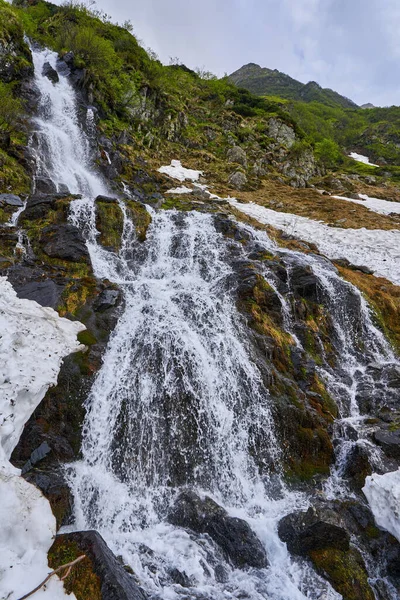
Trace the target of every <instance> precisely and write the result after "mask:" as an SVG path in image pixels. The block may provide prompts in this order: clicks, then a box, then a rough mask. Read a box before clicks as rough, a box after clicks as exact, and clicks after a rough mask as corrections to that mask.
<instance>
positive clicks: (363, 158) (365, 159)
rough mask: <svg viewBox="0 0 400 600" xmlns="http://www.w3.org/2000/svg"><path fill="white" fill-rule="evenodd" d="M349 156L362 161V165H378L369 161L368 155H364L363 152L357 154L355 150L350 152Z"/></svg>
mask: <svg viewBox="0 0 400 600" xmlns="http://www.w3.org/2000/svg"><path fill="white" fill-rule="evenodd" d="M349 156H350V158H353V159H354V160H356V161H357V162H361V163H364V165H369V166H370V167H379V165H374V163H371V162H369V158H368V156H364V155H363V154H357V152H350V154H349Z"/></svg>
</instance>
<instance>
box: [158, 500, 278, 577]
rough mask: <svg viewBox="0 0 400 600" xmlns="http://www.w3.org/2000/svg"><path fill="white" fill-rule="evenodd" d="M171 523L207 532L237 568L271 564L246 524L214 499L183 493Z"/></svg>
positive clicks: (172, 515)
mask: <svg viewBox="0 0 400 600" xmlns="http://www.w3.org/2000/svg"><path fill="white" fill-rule="evenodd" d="M168 521H169V522H170V523H172V524H173V525H176V526H178V527H185V528H188V529H191V530H192V531H195V532H197V533H207V534H208V535H209V536H210V537H211V538H212V539H213V540H214V542H216V544H218V546H220V548H221V549H222V550H223V552H224V553H225V555H226V556H227V558H228V559H229V560H230V561H231V562H232V563H233V565H234V566H235V567H239V568H245V567H256V568H260V569H261V568H263V567H266V566H267V565H268V560H267V555H266V552H265V550H264V547H263V546H262V544H261V542H260V540H259V539H258V538H257V536H256V535H255V533H254V532H253V531H252V530H251V529H250V526H249V525H248V524H247V523H246V521H243V520H242V519H236V518H234V517H230V516H229V515H228V513H227V512H226V511H225V510H224V509H223V508H221V507H220V506H219V505H218V504H217V503H216V502H214V501H213V500H211V498H208V497H206V498H205V499H204V500H201V499H200V498H199V497H198V496H197V495H196V494H195V493H194V492H191V491H186V492H183V493H182V494H181V495H180V496H179V497H178V499H177V500H176V502H175V505H174V507H173V508H172V510H171V511H170V513H169V515H168Z"/></svg>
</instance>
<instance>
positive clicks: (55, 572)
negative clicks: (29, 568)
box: [18, 554, 86, 600]
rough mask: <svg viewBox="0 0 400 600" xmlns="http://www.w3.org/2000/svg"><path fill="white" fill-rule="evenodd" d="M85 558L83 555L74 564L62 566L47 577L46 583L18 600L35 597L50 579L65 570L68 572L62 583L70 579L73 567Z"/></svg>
mask: <svg viewBox="0 0 400 600" xmlns="http://www.w3.org/2000/svg"><path fill="white" fill-rule="evenodd" d="M84 558H86V554H82V556H79V557H78V558H76V559H75V560H73V561H72V562H69V563H67V564H66V565H61V567H58V568H57V569H56V570H55V571H52V572H51V573H49V574H48V575H47V577H46V579H45V580H44V581H42V583H40V584H39V585H38V586H37V587H35V589H34V590H32V591H31V592H29V594H26V595H25V596H22V598H19V599H18V600H25V599H26V598H29V597H30V596H33V594H36V592H38V591H39V590H40V588H41V587H43V586H44V585H45V584H46V583H47V582H48V581H49V579H50V578H51V577H53V575H57V574H58V573H60V571H64V569H67V572H66V573H65V575H64V576H63V577H61V581H64V579H66V578H67V577H68V575H69V574H70V573H71V569H72V567H74V566H75V565H77V564H78V563H80V562H81V561H82V560H83V559H84Z"/></svg>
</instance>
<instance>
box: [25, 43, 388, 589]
mask: <svg viewBox="0 0 400 600" xmlns="http://www.w3.org/2000/svg"><path fill="white" fill-rule="evenodd" d="M33 54H34V62H35V73H36V82H37V84H38V86H39V89H40V92H41V101H40V110H39V117H38V118H37V119H36V124H37V131H36V134H35V142H36V145H37V157H38V173H39V174H40V175H42V176H43V175H44V176H48V177H49V178H51V179H52V180H53V181H54V182H55V183H56V184H57V185H58V186H60V185H66V186H68V188H69V190H70V191H71V192H72V193H76V194H81V195H82V196H83V198H82V199H81V200H76V201H74V202H73V203H72V205H71V221H72V222H73V223H74V224H75V225H77V226H79V227H80V228H81V229H82V230H83V231H84V233H85V235H86V237H87V244H88V248H89V251H90V255H91V259H92V263H93V267H94V270H95V273H96V275H97V276H98V277H101V278H107V279H109V280H111V281H114V282H116V283H118V284H119V285H120V287H121V288H122V289H123V291H124V297H125V308H124V312H123V314H122V316H121V317H120V320H119V323H118V325H117V327H116V329H115V331H114V333H113V334H112V337H111V339H110V342H109V346H108V349H107V351H106V354H105V356H104V363H103V367H102V368H101V370H100V372H99V374H98V376H97V379H96V381H95V384H94V386H93V389H92V390H91V393H90V395H89V398H88V400H87V417H86V420H85V425H84V436H83V446H82V455H83V458H82V460H81V461H80V462H78V463H75V464H73V465H70V467H69V475H68V476H69V481H70V485H71V488H72V491H73V494H74V501H75V519H76V522H75V527H76V528H77V529H87V528H95V529H97V530H98V531H99V532H100V533H101V534H102V535H103V537H104V538H105V539H106V541H107V542H108V544H109V545H110V547H111V548H112V549H113V550H114V552H115V553H116V554H118V555H121V556H122V557H123V559H124V561H125V562H126V563H127V564H129V565H131V567H132V568H133V569H134V571H135V573H136V576H137V577H138V579H139V580H140V583H141V585H142V587H144V588H145V589H146V590H147V591H148V592H149V593H150V594H152V597H154V598H168V599H172V598H179V597H183V598H210V599H211V598H213V599H216V600H219V599H221V600H222V599H223V598H224V599H226V598H237V597H246V598H251V599H254V600H258V599H260V600H261V599H267V598H268V599H271V600H301V599H305V598H312V599H318V598H321V599H322V598H324V599H325V600H334V599H337V598H339V597H340V596H339V595H338V594H337V593H336V592H334V591H333V590H332V589H331V587H330V586H329V584H327V583H326V582H324V581H323V580H321V579H320V578H319V577H318V576H317V575H316V574H315V573H314V571H313V570H312V569H311V567H310V566H309V565H308V564H307V563H306V562H305V561H302V560H298V561H293V560H292V559H291V558H290V557H289V555H288V552H287V550H286V546H285V545H284V544H283V543H282V542H281V541H280V540H279V538H278V535H277V523H278V521H279V520H280V519H281V518H282V517H283V516H284V515H285V514H287V513H289V512H292V511H293V510H295V509H298V508H305V507H307V505H308V498H307V496H306V495H305V494H304V493H297V492H293V491H289V490H288V489H287V488H286V486H285V484H284V482H283V478H282V473H281V470H282V460H281V459H282V457H281V451H280V449H279V439H278V436H277V434H276V432H275V426H274V419H273V411H272V401H271V397H270V394H269V391H268V385H267V382H266V381H265V377H263V374H262V372H261V371H260V370H259V368H258V366H257V361H256V358H255V356H253V350H252V347H251V343H250V339H249V335H248V332H247V328H246V327H245V324H244V321H243V318H242V317H241V316H240V314H239V312H238V311H237V308H236V305H235V298H234V293H233V285H232V279H233V270H232V267H231V266H230V258H229V252H228V246H227V242H226V240H225V238H224V237H223V235H222V234H220V233H218V232H217V231H216V228H215V224H214V217H213V216H212V215H209V214H202V213H199V212H191V213H187V214H181V213H177V212H175V211H161V212H154V211H153V212H152V224H151V226H150V229H149V233H148V238H147V241H146V242H145V243H144V244H140V243H138V242H137V241H136V237H135V232H134V228H133V225H132V223H131V222H130V220H129V218H128V216H127V212H126V209H125V204H124V202H123V201H119V202H120V207H121V209H122V211H123V212H124V215H125V223H124V233H123V244H122V249H121V251H120V253H119V254H118V255H117V254H115V253H112V252H109V251H107V250H106V249H104V248H102V247H101V246H100V245H98V244H97V241H96V239H97V232H96V228H95V205H94V198H95V197H96V196H97V195H98V194H105V193H107V189H106V186H105V184H104V183H103V182H102V180H101V179H100V178H99V177H98V176H97V175H96V174H95V173H94V172H93V171H92V170H91V166H90V163H91V161H90V144H89V141H88V139H87V137H86V135H85V133H84V131H83V130H82V128H81V126H80V125H79V119H78V115H77V106H76V97H75V93H74V90H73V88H72V86H71V85H70V83H69V80H68V78H67V76H66V75H65V74H60V82H59V83H57V84H55V85H54V84H53V83H51V82H50V81H49V80H48V79H47V78H46V77H44V76H43V75H42V69H43V64H44V63H45V62H46V61H49V62H50V63H51V64H52V66H53V67H54V68H56V67H57V57H56V55H55V54H54V53H50V52H48V51H34V53H33ZM243 229H246V231H247V232H248V233H249V234H250V235H251V236H252V238H253V240H254V241H255V242H257V244H258V245H261V246H262V247H263V248H265V249H267V250H271V249H273V250H274V252H276V253H279V255H280V257H281V258H282V260H283V261H284V262H285V264H286V265H287V270H288V272H289V273H290V265H291V263H292V262H293V261H296V262H297V263H299V262H302V263H304V264H305V265H306V266H307V267H309V268H310V269H311V270H312V271H313V272H314V274H315V275H316V276H317V277H318V280H319V282H320V287H321V294H322V297H323V301H324V302H325V303H326V305H327V306H328V307H329V310H330V311H331V314H332V317H333V321H334V324H335V332H334V338H335V339H334V344H335V347H336V349H337V353H338V354H339V355H340V356H341V362H340V365H339V366H336V367H335V369H334V368H333V367H332V369H329V368H325V367H324V368H323V367H320V372H321V376H323V377H324V379H325V380H326V382H327V385H328V387H329V389H330V391H331V393H332V395H333V396H334V397H335V399H337V401H338V402H339V401H340V403H339V405H340V409H341V416H342V418H343V419H350V420H351V422H352V423H353V424H354V423H359V422H361V418H360V414H359V409H358V404H357V390H358V389H359V387H360V386H361V385H364V384H365V382H366V380H367V383H368V384H370V385H372V384H374V385H375V382H374V381H373V378H371V377H370V375H369V373H368V364H369V363H370V362H372V361H375V362H378V363H382V364H384V363H385V362H386V361H393V360H394V358H393V356H392V354H391V351H390V348H389V347H388V345H387V344H386V342H385V341H384V339H383V336H382V335H381V334H380V332H379V331H378V330H377V329H376V328H375V327H374V326H373V324H372V322H371V319H370V315H369V311H368V308H367V306H366V305H365V302H364V301H363V300H362V298H361V296H360V294H359V293H358V292H357V291H356V290H355V289H354V288H352V286H350V284H345V283H344V282H343V281H342V280H341V279H340V278H339V276H338V275H337V273H336V272H335V270H334V269H333V267H332V266H331V265H330V263H328V262H327V261H325V260H324V259H321V258H320V257H315V256H310V255H309V256H307V255H303V254H300V253H296V252H291V251H289V250H279V249H277V248H276V247H275V244H274V243H273V242H272V241H271V240H270V239H269V238H268V236H267V235H266V234H261V233H259V232H256V231H255V230H253V229H252V228H250V227H248V226H243ZM232 244H234V245H235V243H234V242H232ZM235 251H236V253H237V254H238V255H242V256H243V257H245V253H246V250H245V249H244V248H242V247H241V245H240V244H238V243H237V244H236V246H235ZM264 275H265V278H266V279H267V280H268V281H269V282H270V283H271V285H272V287H273V288H274V275H273V273H270V272H267V271H265V273H264ZM344 288H346V290H347V291H349V290H350V292H351V294H353V296H354V298H356V299H357V302H358V306H359V310H358V313H359V315H360V320H358V321H357V323H356V322H352V320H351V315H350V313H349V312H348V311H346V306H345V304H344V303H343V302H341V300H340V297H339V294H341V293H342V292H343V289H344ZM275 289H276V291H277V293H278V295H279V297H280V299H281V304H282V311H283V321H284V327H285V328H286V330H287V332H288V333H289V334H290V335H292V337H293V340H294V345H295V346H296V347H298V348H301V342H300V341H299V338H298V337H297V336H296V331H295V326H294V320H295V319H294V315H293V314H292V307H291V303H290V281H289V294H287V295H285V294H282V293H280V292H278V286H275ZM360 323H361V325H360ZM357 327H358V329H357ZM366 345H368V349H367V350H365V347H366ZM375 387H376V386H375ZM374 389H375V388H374ZM260 440H262V442H263V443H262V446H263V448H264V449H265V450H264V451H263V452H261V454H260V452H259V451H257V450H256V447H257V445H258V444H259V441H260ZM346 443H347V442H341V444H342V449H343V448H344V446H345V444H346ZM340 451H341V450H340ZM340 451H338V454H340ZM346 452H347V450H346V448H345V449H344V450H343V453H344V454H346ZM339 458H340V456H339ZM339 463H340V461H339ZM187 486H190V487H191V488H194V489H195V490H196V491H197V492H198V493H199V494H200V495H203V494H207V495H209V496H211V497H212V498H214V499H215V500H216V501H217V502H218V503H219V504H221V505H222V506H224V507H225V508H226V509H227V510H228V511H229V513H230V514H231V515H233V516H237V517H240V518H242V519H245V520H246V521H247V522H248V523H249V524H250V526H251V527H252V528H253V530H254V531H255V532H256V533H257V535H258V537H259V538H260V540H261V541H262V542H263V544H264V545H265V547H266V549H267V554H268V559H269V563H270V564H269V567H268V568H265V569H251V570H248V571H242V570H239V569H234V568H232V567H231V566H230V565H229V564H228V563H227V561H226V560H225V559H224V558H223V556H222V555H221V552H220V550H219V549H218V547H217V546H216V545H215V543H214V542H212V541H211V539H210V538H209V537H208V536H207V535H199V534H197V535H195V534H190V533H188V532H187V531H185V530H183V529H180V528H178V527H174V526H172V525H170V524H168V523H167V522H166V516H167V513H168V509H169V507H170V504H171V501H172V500H173V498H174V497H175V496H176V494H177V492H178V491H179V490H181V489H183V488H185V487H187ZM326 492H327V493H328V495H329V494H331V496H337V495H338V494H340V493H348V492H347V491H346V489H345V488H344V487H343V486H342V484H341V482H340V464H339V466H337V467H336V470H334V471H333V472H332V476H331V478H330V480H329V483H328V484H327V486H326ZM221 562H222V563H223V564H224V567H223V570H224V576H223V577H221V575H220V570H219V569H218V568H217V567H220V566H221ZM174 570H175V571H176V570H178V571H180V572H181V573H184V574H185V577H186V578H187V583H186V585H187V586H188V587H189V588H190V589H189V590H188V589H187V588H185V587H182V585H180V584H179V583H176V581H174V578H173V577H172V576H171V572H172V571H174Z"/></svg>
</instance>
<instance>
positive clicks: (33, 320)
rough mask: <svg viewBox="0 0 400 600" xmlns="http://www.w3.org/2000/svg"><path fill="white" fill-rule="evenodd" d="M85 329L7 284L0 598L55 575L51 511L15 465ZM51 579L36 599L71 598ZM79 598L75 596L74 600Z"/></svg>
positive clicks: (0, 373) (2, 338)
mask: <svg viewBox="0 0 400 600" xmlns="http://www.w3.org/2000/svg"><path fill="white" fill-rule="evenodd" d="M84 329H85V327H84V325H82V324H81V323H78V322H72V321H68V320H67V319H63V318H61V317H59V315H58V314H57V313H56V311H54V310H53V309H52V308H44V307H42V306H40V305H39V304H37V303H36V302H33V301H31V300H21V299H19V298H18V297H17V295H16V293H15V291H14V289H13V287H12V285H11V284H10V283H9V282H8V281H7V279H6V278H5V277H0V498H1V503H0V530H1V539H0V557H1V558H0V597H1V598H7V599H8V600H14V599H16V598H19V597H20V596H22V595H24V594H26V593H27V592H29V591H31V590H32V589H33V588H35V587H36V586H37V585H38V584H39V583H40V582H41V581H43V580H44V579H45V577H46V576H47V574H48V573H49V571H50V569H49V567H48V565H47V552H48V550H49V548H50V546H51V545H52V542H53V537H54V535H55V533H56V522H55V518H54V516H53V514H52V512H51V509H50V505H49V503H48V502H47V500H46V499H45V498H44V496H42V494H41V492H40V491H39V490H38V489H37V488H36V487H35V486H33V485H30V484H29V483H28V482H26V481H25V480H24V479H23V478H22V477H20V471H19V469H16V468H15V467H13V466H12V465H11V463H10V462H9V458H10V456H11V453H12V451H13V450H14V448H15V446H16V445H17V443H18V440H19V438H20V435H21V433H22V430H23V427H24V425H25V423H26V422H27V420H28V419H29V417H30V416H31V414H32V413H33V411H34V410H35V408H36V407H37V406H38V404H39V403H40V402H41V400H42V399H43V397H44V395H45V394H46V392H47V390H48V388H49V387H50V386H51V385H54V384H56V383H57V377H58V373H59V370H60V366H61V362H62V359H63V357H64V356H67V355H68V354H70V353H71V352H76V351H78V350H80V349H81V348H82V346H81V345H80V344H79V342H78V341H77V337H76V336H77V334H78V333H79V332H80V331H82V330H84ZM66 597H67V596H66V594H65V593H64V588H63V584H62V583H61V581H60V580H58V579H57V578H54V579H52V580H51V582H50V583H49V584H48V585H47V586H46V590H41V591H40V592H37V593H36V594H35V598H38V599H40V598H47V599H48V600H59V599H61V598H66ZM68 598H74V596H68Z"/></svg>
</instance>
